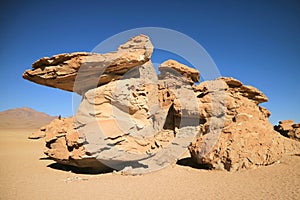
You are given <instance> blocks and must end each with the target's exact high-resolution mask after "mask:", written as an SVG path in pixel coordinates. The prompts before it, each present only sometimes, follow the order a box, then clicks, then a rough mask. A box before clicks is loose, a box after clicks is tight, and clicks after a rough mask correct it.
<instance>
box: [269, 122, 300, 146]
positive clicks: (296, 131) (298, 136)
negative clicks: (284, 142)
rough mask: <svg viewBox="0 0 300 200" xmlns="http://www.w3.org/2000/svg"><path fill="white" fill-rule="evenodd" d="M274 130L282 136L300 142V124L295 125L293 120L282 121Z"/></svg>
mask: <svg viewBox="0 0 300 200" xmlns="http://www.w3.org/2000/svg"><path fill="white" fill-rule="evenodd" d="M274 130H275V131H277V132H279V133H280V134H281V135H283V136H285V137H288V138H291V139H294V140H297V141H300V123H298V124H294V121H293V120H282V121H280V122H279V124H278V125H276V126H274Z"/></svg>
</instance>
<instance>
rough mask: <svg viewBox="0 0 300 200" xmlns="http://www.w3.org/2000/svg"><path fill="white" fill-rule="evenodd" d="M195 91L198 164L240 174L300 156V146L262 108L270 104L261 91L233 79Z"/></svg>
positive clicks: (195, 156)
mask: <svg viewBox="0 0 300 200" xmlns="http://www.w3.org/2000/svg"><path fill="white" fill-rule="evenodd" d="M194 89H195V93H196V95H197V96H198V99H199V104H200V107H199V112H200V116H201V119H200V126H201V127H200V130H201V131H200V132H199V136H198V138H197V139H196V140H195V141H194V142H193V143H192V144H191V145H190V147H189V150H190V153H191V155H192V158H193V159H194V160H195V161H196V162H197V163H199V164H206V165H209V166H210V167H211V168H213V169H221V170H224V169H225V170H228V171H237V170H240V169H249V168H255V167H257V166H263V165H270V164H272V163H274V162H276V161H278V160H279V159H280V158H281V156H282V155H283V154H285V153H297V152H298V153H299V152H300V143H297V142H294V141H292V140H288V139H286V138H284V137H282V136H281V135H280V134H278V133H277V132H275V131H274V130H273V127H272V125H271V124H270V123H269V121H268V117H269V116H270V112H269V111H268V110H267V109H265V108H263V107H261V106H258V104H259V103H261V102H265V101H267V97H266V96H265V95H264V94H263V93H262V92H260V91H259V90H258V89H256V88H254V87H251V86H245V85H243V84H242V83H241V82H240V81H238V80H236V79H233V78H219V79H216V80H213V81H206V82H203V83H201V84H200V85H198V86H195V87H194Z"/></svg>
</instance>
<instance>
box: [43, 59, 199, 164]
mask: <svg viewBox="0 0 300 200" xmlns="http://www.w3.org/2000/svg"><path fill="white" fill-rule="evenodd" d="M178 65H180V66H181V67H183V66H184V65H182V64H179V63H178ZM185 67H186V66H185ZM165 68H166V67H165ZM186 69H188V67H186ZM190 69H191V68H190ZM191 70H193V71H194V69H191ZM187 71H188V70H187ZM162 74H163V75H161V76H160V77H159V79H158V77H157V75H156V72H155V69H154V68H153V66H152V63H151V62H150V61H149V62H147V63H145V64H143V65H141V66H138V67H136V68H133V69H131V70H130V71H128V72H127V73H126V74H124V75H123V77H122V79H120V80H118V81H112V82H109V83H107V84H105V85H101V86H99V87H97V88H94V89H90V90H88V91H87V92H86V93H85V94H84V95H83V99H82V102H81V104H80V106H79V108H78V111H77V113H76V115H75V116H74V123H73V122H72V123H71V119H68V121H67V122H66V119H64V120H63V121H56V122H55V123H53V124H50V125H49V126H50V127H57V128H53V130H51V131H49V130H50V129H49V128H48V127H47V128H46V150H45V153H46V154H47V155H48V156H49V157H51V158H53V159H54V160H56V161H57V162H59V163H64V164H68V165H75V166H78V167H87V166H89V167H92V168H93V167H98V165H97V162H99V161H100V163H102V164H104V165H108V166H111V165H113V166H114V167H116V165H118V166H119V167H120V168H118V169H123V168H124V167H126V166H128V165H129V164H130V165H135V164H136V163H138V164H139V165H143V166H149V165H156V166H160V165H165V164H168V163H166V162H161V163H159V161H156V160H155V161H153V160H150V161H148V162H147V160H145V159H144V158H147V157H149V156H153V155H154V154H156V153H157V152H158V151H161V150H162V149H164V148H166V149H167V150H168V148H169V146H172V145H170V142H172V141H173V139H174V137H175V135H176V133H177V134H181V137H182V138H184V134H182V133H183V129H181V127H180V123H181V124H187V123H189V124H191V121H193V120H189V118H190V117H194V118H195V112H197V108H198V106H197V104H194V103H191V104H188V105H185V104H186V103H184V104H183V103H182V102H180V101H179V100H178V99H180V97H181V99H184V98H188V100H189V101H191V102H192V98H194V101H195V102H196V103H197V100H196V98H195V96H194V92H193V89H192V87H191V86H190V83H189V82H187V81H186V78H185V77H183V76H182V75H181V73H180V71H177V70H174V69H172V68H170V70H168V72H165V73H162ZM198 75H199V73H198ZM178 88H179V89H178ZM185 102H186V101H185ZM195 110H196V111H195ZM181 119H182V120H181ZM180 120H181V121H180ZM194 122H195V123H194V124H193V125H194V126H195V125H197V123H198V121H197V120H196V121H195V120H194ZM61 123H64V124H61ZM63 127H64V128H63ZM62 128H63V130H61V129H62ZM185 130H186V132H188V133H191V131H192V130H193V128H189V129H185ZM68 137H71V138H73V140H72V142H71V143H70V142H68V141H69V139H68ZM186 137H189V135H186ZM192 138H193V137H191V138H189V140H188V141H187V142H186V146H185V147H184V149H187V146H188V144H189V141H191V140H192ZM177 145H178V144H177ZM108 149H109V151H108ZM169 151H171V150H169ZM174 152H175V151H174ZM179 153H180V152H179ZM169 154H170V155H171V154H172V152H171V153H169ZM168 156H169V155H168ZM112 157H113V159H112ZM169 159H170V160H169V162H172V163H175V162H176V161H177V157H174V156H173V157H172V156H170V157H169ZM136 160H139V161H138V162H137V161H136ZM158 160H159V159H158ZM86 161H88V162H86ZM112 162H114V163H112ZM117 162H119V163H117ZM152 162H157V164H153V163H152ZM122 163H125V164H126V165H122ZM98 164H99V163H98ZM90 165H92V166H90Z"/></svg>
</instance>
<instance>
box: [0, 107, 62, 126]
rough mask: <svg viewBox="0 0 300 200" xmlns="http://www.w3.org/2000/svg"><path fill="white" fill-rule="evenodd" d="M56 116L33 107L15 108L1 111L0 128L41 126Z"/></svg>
mask: <svg viewBox="0 0 300 200" xmlns="http://www.w3.org/2000/svg"><path fill="white" fill-rule="evenodd" d="M55 118H56V117H53V116H50V115H47V114H46V113H43V112H38V111H36V110H33V109H31V108H27V107H23V108H14V109H10V110H6V111H3V112H0V129H14V128H33V129H34V128H40V127H41V126H44V125H47V124H48V123H49V122H50V121H52V120H53V119H55Z"/></svg>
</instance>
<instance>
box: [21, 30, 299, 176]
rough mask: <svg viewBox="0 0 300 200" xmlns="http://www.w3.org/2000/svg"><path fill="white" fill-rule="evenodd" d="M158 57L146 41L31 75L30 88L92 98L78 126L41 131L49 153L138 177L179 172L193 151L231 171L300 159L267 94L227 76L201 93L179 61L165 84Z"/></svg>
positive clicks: (60, 124) (47, 65)
mask: <svg viewBox="0 0 300 200" xmlns="http://www.w3.org/2000/svg"><path fill="white" fill-rule="evenodd" d="M152 51H153V47H152V44H151V42H150V40H149V38H148V37H147V36H144V35H139V36H136V37H134V38H131V39H130V40H129V41H128V42H126V43H125V44H124V45H121V46H120V47H119V48H118V51H117V52H112V53H106V54H90V53H73V54H61V55H58V56H54V57H52V58H42V59H40V60H38V61H37V62H35V63H34V64H33V69H32V70H27V71H25V72H24V74H23V77H24V78H25V79H28V80H30V81H33V82H36V83H39V84H42V85H47V86H51V87H56V88H60V89H64V90H67V91H73V92H77V93H79V94H81V95H82V102H81V104H80V106H79V108H78V111H77V113H76V115H75V116H74V117H73V118H67V119H61V120H59V119H57V120H54V121H52V122H51V123H50V124H49V125H48V126H46V127H44V128H42V129H41V130H40V132H39V133H41V134H45V135H46V137H45V140H46V149H45V153H46V154H47V155H48V156H49V157H50V158H52V159H54V160H56V161H57V162H59V163H63V164H68V165H73V166H77V167H84V168H86V167H88V168H94V169H102V168H103V166H104V165H106V166H110V167H113V168H115V169H118V170H128V167H129V168H131V169H129V170H128V172H129V173H132V172H133V173H135V172H136V171H130V170H132V168H134V169H139V168H148V169H149V168H159V167H163V166H166V165H167V164H170V163H175V162H176V160H177V159H178V158H179V156H180V155H181V153H182V150H183V152H184V151H185V150H187V149H189V150H190V153H191V156H192V158H193V159H194V160H195V161H196V162H197V163H199V164H206V165H208V166H210V167H211V168H213V169H222V170H229V171H237V170H240V169H248V168H254V167H256V166H261V165H269V164H272V163H274V162H276V161H277V160H279V159H280V157H281V156H282V155H283V154H284V153H295V152H299V150H300V143H299V142H296V141H292V140H289V139H286V138H284V137H282V136H281V135H280V134H278V133H277V132H276V131H274V130H273V127H272V125H271V124H270V123H269V121H268V117H269V116H270V112H269V111H268V110H267V109H265V108H263V107H260V106H259V105H258V104H259V103H262V102H266V101H268V98H267V97H266V96H265V95H264V94H263V93H262V92H261V91H259V90H258V89H256V88H254V87H252V86H246V85H243V84H242V83H241V82H240V81H238V80H236V79H233V78H225V77H223V78H218V79H216V80H212V81H205V82H202V83H200V84H199V85H195V84H194V83H195V82H199V80H200V73H199V71H197V70H196V69H193V68H190V67H188V66H186V65H183V64H181V63H178V62H177V61H174V60H168V61H166V62H164V63H162V64H161V65H160V66H159V71H160V74H159V75H158V76H157V75H156V72H155V70H154V68H153V66H152V63H151V61H150V57H151V54H152ZM195 135H196V138H195ZM191 142H192V143H191Z"/></svg>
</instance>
